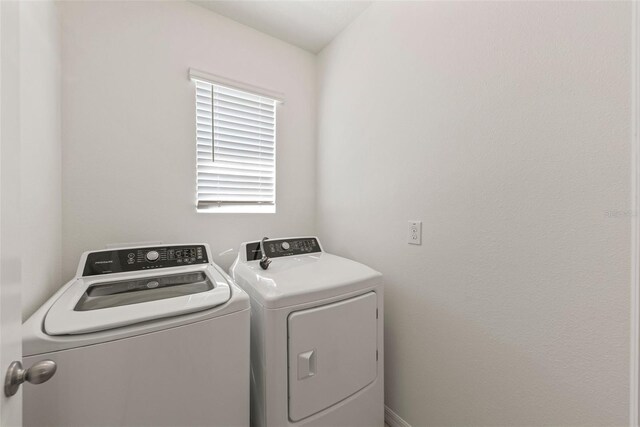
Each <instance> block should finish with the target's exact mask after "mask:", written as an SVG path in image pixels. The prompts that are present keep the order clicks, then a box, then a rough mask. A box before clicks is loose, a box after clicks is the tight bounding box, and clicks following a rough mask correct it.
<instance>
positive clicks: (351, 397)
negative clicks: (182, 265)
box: [230, 237, 384, 427]
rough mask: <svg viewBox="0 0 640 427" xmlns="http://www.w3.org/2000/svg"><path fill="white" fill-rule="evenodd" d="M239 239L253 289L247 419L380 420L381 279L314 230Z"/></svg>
mask: <svg viewBox="0 0 640 427" xmlns="http://www.w3.org/2000/svg"><path fill="white" fill-rule="evenodd" d="M259 245H260V242H248V243H243V244H242V245H241V247H240V252H239V254H238V258H237V259H236V261H235V262H234V264H233V266H232V267H231V270H230V272H231V275H232V277H233V278H234V280H235V281H236V283H237V284H238V285H239V286H240V287H242V288H243V289H244V290H245V291H247V293H248V294H249V296H250V297H251V369H252V372H251V425H252V426H254V427H285V426H289V427H293V426H305V427H311V426H325V427H327V426H331V427H365V426H366V427H376V426H377V427H382V426H383V425H384V368H383V367H384V354H383V298H384V297H383V285H382V276H381V274H380V273H378V272H377V271H374V270H372V269H371V268H369V267H367V266H365V265H363V264H360V263H358V262H355V261H351V260H348V259H345V258H341V257H338V256H335V255H331V254H328V253H326V252H324V251H323V250H322V247H321V245H320V242H319V241H318V239H317V238H315V237H295V238H284V239H270V240H267V241H266V242H265V243H264V246H265V252H266V253H267V255H268V256H269V257H270V258H271V261H272V262H271V264H270V265H269V267H268V269H267V270H264V269H262V268H261V266H260V258H261V257H262V252H261V250H260V246H259Z"/></svg>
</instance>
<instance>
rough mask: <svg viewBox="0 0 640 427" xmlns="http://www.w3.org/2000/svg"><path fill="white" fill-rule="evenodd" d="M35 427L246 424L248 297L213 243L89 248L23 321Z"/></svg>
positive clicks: (28, 409)
mask: <svg viewBox="0 0 640 427" xmlns="http://www.w3.org/2000/svg"><path fill="white" fill-rule="evenodd" d="M23 334H24V345H23V353H24V358H23V359H24V361H23V362H24V366H27V367H28V366H31V365H33V364H34V363H35V362H38V361H40V360H44V359H49V360H53V361H54V362H55V363H56V364H57V372H56V373H55V375H54V376H53V377H52V378H51V379H50V380H49V381H48V382H46V383H44V384H41V385H38V386H37V387H35V386H30V385H29V384H27V385H26V386H25V387H24V394H23V398H24V411H23V412H24V416H23V422H24V425H25V427H29V426H110V427H113V426H218V427H227V426H247V425H248V424H249V372H250V371H249V298H248V296H247V294H246V293H245V292H243V291H242V290H241V289H240V288H238V287H237V286H235V285H234V283H233V281H232V280H231V278H230V277H229V276H227V275H226V274H225V273H224V271H223V270H222V269H221V268H220V267H218V266H216V265H215V264H214V263H213V262H212V261H211V253H210V250H209V247H208V245H206V244H190V245H163V246H154V247H129V248H119V249H110V250H104V251H97V252H86V253H84V254H83V255H82V258H81V259H80V264H79V266H78V270H77V273H76V276H75V277H74V279H73V280H71V281H70V282H68V283H67V284H66V285H65V286H63V287H62V288H61V289H60V290H59V291H58V292H56V294H55V295H53V296H52V297H51V298H50V299H49V300H48V301H47V302H46V303H45V304H44V305H43V306H42V307H41V308H40V309H39V310H38V311H36V312H35V313H34V314H33V316H31V317H30V318H29V319H28V320H27V321H26V322H25V323H24V325H23Z"/></svg>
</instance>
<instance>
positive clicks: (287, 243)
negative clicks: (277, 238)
mask: <svg viewBox="0 0 640 427" xmlns="http://www.w3.org/2000/svg"><path fill="white" fill-rule="evenodd" d="M280 246H282V249H284V250H285V251H288V250H289V248H290V247H291V245H290V244H289V242H282V245H280Z"/></svg>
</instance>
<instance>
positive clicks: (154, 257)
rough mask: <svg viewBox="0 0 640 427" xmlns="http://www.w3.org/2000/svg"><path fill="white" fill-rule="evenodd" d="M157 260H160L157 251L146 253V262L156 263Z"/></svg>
mask: <svg viewBox="0 0 640 427" xmlns="http://www.w3.org/2000/svg"><path fill="white" fill-rule="evenodd" d="M158 258H160V254H159V253H158V251H149V252H147V261H151V262H154V261H157V260H158Z"/></svg>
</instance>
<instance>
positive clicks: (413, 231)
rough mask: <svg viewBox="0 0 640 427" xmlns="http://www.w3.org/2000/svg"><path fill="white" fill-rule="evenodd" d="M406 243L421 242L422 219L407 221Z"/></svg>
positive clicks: (417, 243) (419, 243) (416, 243)
mask: <svg viewBox="0 0 640 427" xmlns="http://www.w3.org/2000/svg"><path fill="white" fill-rule="evenodd" d="M407 243H409V244H410V245H421V244H422V221H409V228H408V233H407Z"/></svg>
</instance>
